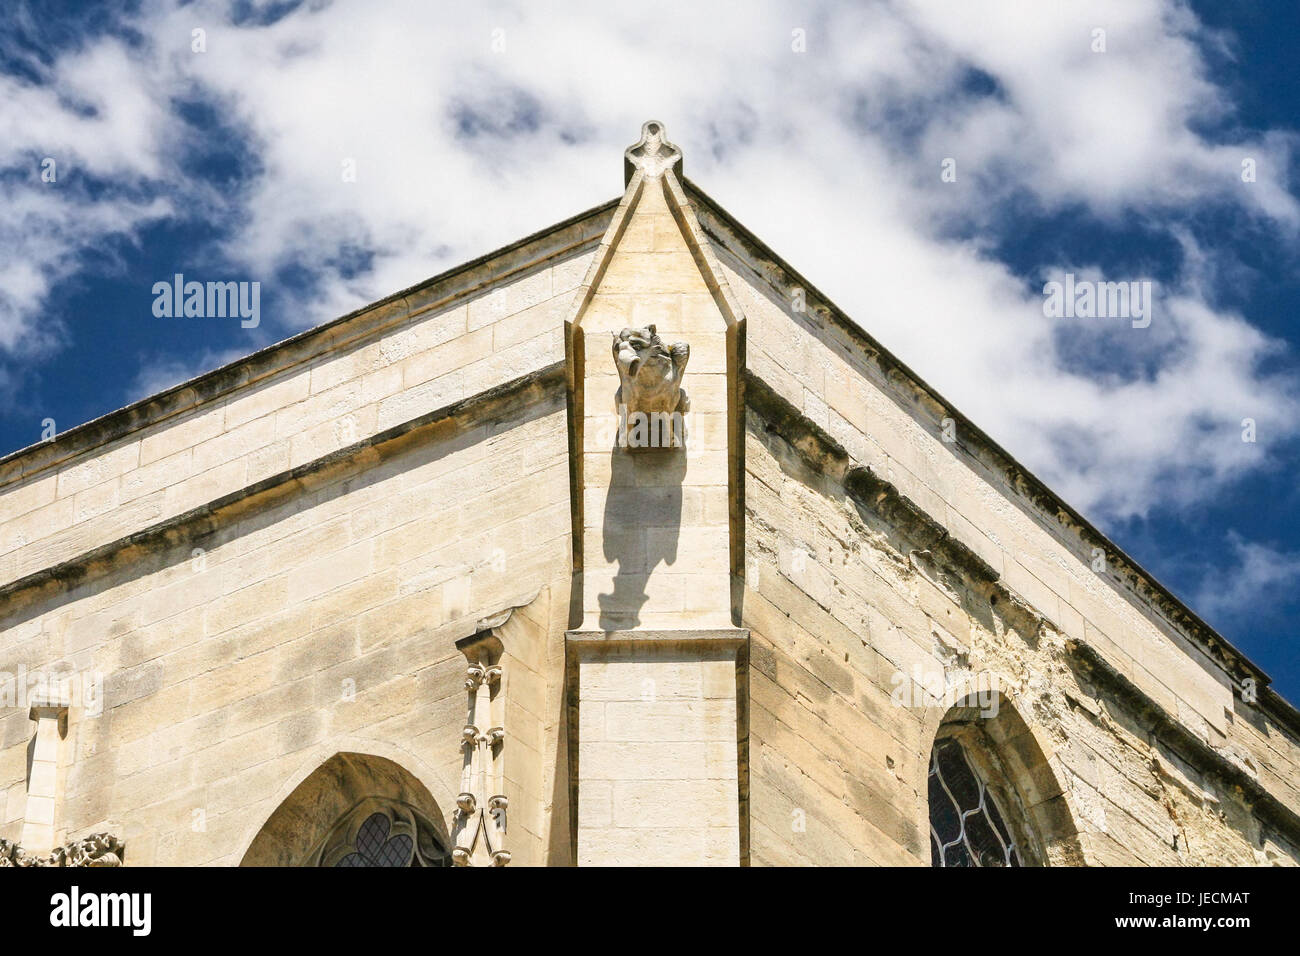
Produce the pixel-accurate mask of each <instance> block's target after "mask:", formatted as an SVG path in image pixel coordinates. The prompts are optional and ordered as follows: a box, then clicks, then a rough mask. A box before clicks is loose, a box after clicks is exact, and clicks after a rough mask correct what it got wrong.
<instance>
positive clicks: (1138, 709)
mask: <svg viewBox="0 0 1300 956" xmlns="http://www.w3.org/2000/svg"><path fill="white" fill-rule="evenodd" d="M1065 648H1066V650H1067V652H1068V653H1069V655H1070V658H1071V662H1072V663H1073V664H1074V666H1075V668H1076V669H1077V670H1079V671H1080V672H1081V673H1082V674H1083V675H1084V676H1085V677H1086V678H1087V679H1088V680H1090V681H1091V682H1092V683H1093V684H1096V685H1097V686H1098V687H1100V688H1103V689H1104V690H1105V691H1106V693H1107V694H1109V695H1110V696H1111V697H1112V698H1114V699H1116V700H1118V701H1119V702H1120V703H1121V704H1122V706H1123V707H1124V709H1125V710H1126V711H1127V712H1128V713H1129V714H1131V715H1133V716H1134V717H1135V718H1137V720H1138V722H1139V724H1141V725H1142V726H1143V727H1144V728H1145V729H1146V730H1147V732H1148V733H1150V734H1151V736H1152V737H1155V738H1157V739H1159V740H1160V741H1161V742H1162V743H1164V744H1165V745H1166V746H1168V747H1169V748H1170V749H1171V750H1173V751H1174V752H1175V753H1177V754H1178V756H1179V757H1181V758H1182V759H1183V760H1185V761H1187V763H1188V764H1190V765H1191V766H1193V767H1196V768H1197V769H1198V770H1200V771H1201V772H1202V773H1206V774H1210V775H1213V776H1215V777H1218V778H1219V779H1220V780H1221V781H1223V783H1225V784H1227V785H1228V786H1229V787H1233V788H1235V789H1237V790H1239V791H1241V794H1242V795H1243V796H1244V797H1245V799H1246V802H1247V803H1248V804H1249V805H1250V806H1251V808H1252V809H1253V810H1254V812H1255V814H1256V815H1257V816H1258V817H1259V818H1260V820H1262V821H1264V822H1265V823H1267V824H1268V825H1269V826H1272V827H1275V828H1276V829H1277V830H1279V831H1280V832H1281V833H1283V834H1285V835H1286V837H1287V838H1288V839H1289V840H1290V841H1291V842H1292V843H1295V844H1300V814H1298V813H1296V811H1295V810H1293V809H1291V808H1290V807H1288V806H1287V805H1286V804H1285V803H1283V802H1282V801H1281V800H1279V799H1278V798H1277V797H1275V796H1273V794H1271V793H1269V792H1268V790H1266V789H1265V788H1264V786H1263V785H1262V784H1260V782H1259V781H1258V780H1256V779H1255V778H1254V777H1252V776H1251V775H1250V774H1248V773H1247V772H1246V771H1245V770H1243V769H1241V768H1240V767H1238V766H1237V765H1236V764H1234V763H1233V762H1232V761H1231V760H1229V759H1228V758H1227V757H1225V756H1223V754H1221V753H1219V752H1218V751H1217V750H1215V749H1214V748H1213V747H1211V746H1210V745H1209V744H1207V743H1206V742H1205V741H1203V740H1201V738H1199V737H1197V736H1196V735H1195V734H1194V733H1192V732H1191V731H1190V730H1188V729H1187V728H1186V727H1184V726H1183V725H1182V724H1181V723H1179V722H1178V721H1177V720H1175V719H1174V718H1173V717H1171V716H1169V714H1168V713H1166V711H1165V709H1164V708H1163V707H1161V706H1160V705H1159V704H1157V703H1156V702H1155V701H1154V700H1152V699H1151V698H1150V697H1149V696H1147V695H1146V694H1145V693H1143V691H1142V689H1141V688H1140V687H1138V686H1137V685H1136V684H1134V683H1133V682H1132V681H1131V680H1129V679H1128V678H1127V677H1125V676H1124V675H1123V674H1121V673H1120V672H1119V671H1118V670H1116V669H1115V668H1114V667H1112V666H1111V665H1110V663H1109V662H1108V661H1107V660H1106V659H1105V658H1104V657H1102V656H1101V655H1100V654H1098V653H1097V651H1096V649H1094V648H1093V647H1091V646H1089V645H1088V644H1085V643H1084V642H1082V641H1078V640H1075V639H1073V638H1071V639H1069V640H1067V641H1066V642H1065Z"/></svg>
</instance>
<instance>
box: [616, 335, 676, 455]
mask: <svg viewBox="0 0 1300 956" xmlns="http://www.w3.org/2000/svg"><path fill="white" fill-rule="evenodd" d="M613 351H614V364H615V366H617V368H618V377H619V382H620V384H619V387H618V392H617V393H616V394H615V396H614V402H615V404H616V405H617V407H618V413H619V419H620V422H621V426H620V427H621V430H622V431H624V432H625V431H626V427H627V425H628V423H629V422H632V423H635V422H636V417H637V416H640V417H641V419H642V421H645V420H647V419H654V418H657V417H662V416H664V415H667V416H672V417H673V418H674V419H676V416H679V415H683V414H685V413H686V412H687V411H688V410H689V409H690V400H689V399H688V398H687V396H686V390H685V389H683V388H682V375H683V374H685V372H686V362H687V361H688V360H689V359H690V357H691V347H690V346H689V345H687V344H686V343H685V342H674V343H673V344H672V345H664V343H663V340H662V339H660V338H659V335H658V333H657V332H656V331H655V327H654V326H653V325H648V326H646V327H645V328H643V329H624V330H623V331H621V332H616V333H614V343H613ZM672 427H673V428H674V429H675V430H677V433H678V434H680V425H679V420H676V421H674V423H673V425H672ZM632 444H633V445H635V444H636V443H635V442H633V443H632Z"/></svg>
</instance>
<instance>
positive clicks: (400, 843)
mask: <svg viewBox="0 0 1300 956" xmlns="http://www.w3.org/2000/svg"><path fill="white" fill-rule="evenodd" d="M391 828H392V822H391V821H390V820H389V819H388V817H387V816H385V815H384V814H382V813H372V814H371V815H370V816H369V817H367V818H366V822H365V823H363V824H361V829H360V830H358V831H357V842H356V849H354V850H353V851H352V852H351V853H349V854H348V855H347V856H345V857H343V859H341V860H339V861H338V862H337V863H335V864H334V865H335V866H410V865H411V857H412V855H413V853H414V852H415V841H414V840H412V839H411V838H410V837H409V836H408V835H406V834H405V833H399V834H397V835H396V836H394V837H393V838H392V839H389V836H388V833H389V830H390V829H391Z"/></svg>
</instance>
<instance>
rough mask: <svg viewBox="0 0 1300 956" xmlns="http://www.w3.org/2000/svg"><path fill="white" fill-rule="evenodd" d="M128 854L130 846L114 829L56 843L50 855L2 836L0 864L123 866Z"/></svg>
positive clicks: (0, 841)
mask: <svg viewBox="0 0 1300 956" xmlns="http://www.w3.org/2000/svg"><path fill="white" fill-rule="evenodd" d="M125 855H126V847H125V846H124V845H123V843H122V841H121V840H119V839H118V838H117V837H115V836H113V835H112V834H111V833H92V834H91V835H90V836H87V837H82V838H81V839H80V840H73V841H71V842H70V843H65V844H64V845H63V846H58V847H55V848H54V849H53V850H52V851H51V852H50V854H49V855H48V856H36V855H35V854H31V853H28V852H27V851H26V850H24V849H23V848H22V847H20V846H19V845H18V844H17V843H11V842H9V841H8V840H0V867H5V866H121V865H122V858H123V856H125Z"/></svg>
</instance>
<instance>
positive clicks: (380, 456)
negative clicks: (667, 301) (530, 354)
mask: <svg viewBox="0 0 1300 956" xmlns="http://www.w3.org/2000/svg"><path fill="white" fill-rule="evenodd" d="M563 388H564V366H563V363H560V362H556V363H555V364H553V365H550V366H547V367H546V368H544V369H539V370H537V371H535V372H530V373H529V374H527V375H522V376H520V377H519V378H516V379H513V380H512V381H509V382H506V383H504V384H502V385H498V386H496V387H495V388H490V389H488V390H486V391H483V392H479V393H478V394H477V395H472V396H470V397H469V398H465V399H462V400H460V401H458V402H453V403H452V404H450V405H446V406H444V407H442V408H438V409H434V410H433V411H431V412H428V413H426V414H424V415H421V416H419V417H417V418H413V419H411V420H410V421H407V422H404V423H402V424H400V425H394V426H393V427H392V428H389V429H386V430H384V431H382V432H378V433H377V434H374V435H371V436H369V437H367V438H364V439H362V440H361V441H358V442H355V443H353V444H351V445H348V446H347V447H345V448H340V449H338V450H337V451H334V452H331V453H330V454H328V455H324V456H322V457H320V458H317V459H315V460H313V461H309V462H305V463H304V464H301V465H299V466H297V467H296V468H291V469H289V470H287V471H283V472H280V473H279V474H275V475H271V476H269V477H267V478H264V479H262V480H261V481H258V482H255V483H254V484H251V485H248V486H246V487H244V488H241V489H239V490H238V491H233V492H231V493H229V494H226V495H222V496H221V497H219V498H216V499H214V500H212V501H209V502H208V503H207V504H204V505H200V506H199V507H197V508H192V509H191V510H189V511H187V512H185V513H183V514H180V515H176V516H174V517H172V518H168V519H166V520H164V521H160V522H158V523H156V524H153V525H150V526H148V527H146V528H142V529H141V530H139V531H136V532H134V533H132V534H129V535H126V536H124V537H121V538H118V539H117V540H115V541H110V542H108V543H107V544H104V545H101V546H100V547H98V548H94V549H92V550H90V551H86V552H84V553H82V554H79V555H77V556H75V557H73V558H70V559H68V560H67V561H62V562H60V563H58V564H56V565H53V566H51V567H48V568H45V569H43V570H41V571H36V572H34V573H32V574H29V575H26V576H25V577H22V578H18V579H17V580H15V581H11V582H10V583H8V584H6V585H4V586H3V587H0V603H11V604H16V603H18V602H20V601H24V600H34V599H37V598H39V597H40V596H42V595H48V593H50V592H51V591H52V590H54V589H59V588H68V587H74V586H76V585H78V584H80V583H82V582H83V581H85V580H87V579H93V578H95V577H97V576H98V575H100V574H102V573H106V572H107V571H109V570H111V569H113V568H114V567H116V566H118V565H119V564H120V563H122V562H126V561H130V560H133V559H136V558H139V557H141V556H143V555H145V554H148V553H151V552H156V551H159V550H166V549H169V548H172V547H175V546H177V545H180V544H183V543H188V542H192V541H193V540H195V539H196V538H198V537H200V536H202V535H205V534H209V533H211V532H213V531H215V530H217V529H218V528H220V527H222V526H223V525H225V524H228V523H229V522H230V521H231V520H234V519H237V518H238V517H241V516H243V515H244V514H246V513H247V512H248V511H250V510H251V509H254V508H260V507H270V506H272V505H274V504H276V503H278V502H280V501H283V500H285V499H286V498H287V497H289V496H290V495H293V494H296V493H298V492H300V491H302V490H303V489H312V488H318V487H320V485H321V484H323V483H324V482H325V481H327V480H329V479H330V478H333V477H335V476H336V475H337V474H338V473H341V472H349V471H353V470H355V469H357V468H361V467H370V466H373V465H375V464H378V463H379V462H382V461H384V460H386V459H389V458H391V457H393V456H394V455H397V454H400V453H401V452H403V451H405V450H406V449H407V448H409V447H411V446H412V445H413V444H418V443H422V442H424V441H429V440H433V439H436V438H438V437H446V436H448V435H451V434H457V433H459V432H460V431H463V430H465V429H468V428H470V427H473V426H474V425H476V424H478V423H480V422H482V421H486V420H493V419H497V420H499V419H501V418H504V417H507V416H509V415H512V414H517V413H519V412H521V411H525V410H527V409H528V408H532V407H535V406H537V405H538V404H540V403H541V402H543V401H545V400H548V399H549V400H550V401H553V402H556V403H557V404H556V408H557V410H558V409H559V408H560V407H562V405H561V404H560V402H559V400H560V399H561V397H562V396H563Z"/></svg>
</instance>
